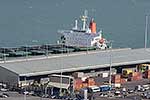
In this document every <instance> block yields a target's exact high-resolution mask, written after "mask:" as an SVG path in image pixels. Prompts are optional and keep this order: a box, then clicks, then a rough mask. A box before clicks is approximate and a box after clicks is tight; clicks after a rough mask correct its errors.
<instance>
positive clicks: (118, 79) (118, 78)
mask: <svg viewBox="0 0 150 100" xmlns="http://www.w3.org/2000/svg"><path fill="white" fill-rule="evenodd" d="M120 79H121V75H120V74H117V75H112V82H113V83H120Z"/></svg>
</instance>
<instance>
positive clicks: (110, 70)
mask: <svg viewBox="0 0 150 100" xmlns="http://www.w3.org/2000/svg"><path fill="white" fill-rule="evenodd" d="M112 42H113V41H110V46H111V49H110V68H109V86H110V87H112V84H111V74H112ZM110 95H111V91H110V90H109V96H110Z"/></svg>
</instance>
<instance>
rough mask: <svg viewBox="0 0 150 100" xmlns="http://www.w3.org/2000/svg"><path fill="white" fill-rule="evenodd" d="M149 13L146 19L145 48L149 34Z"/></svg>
mask: <svg viewBox="0 0 150 100" xmlns="http://www.w3.org/2000/svg"><path fill="white" fill-rule="evenodd" d="M148 17H149V16H148V15H146V20H145V44H144V48H145V49H146V48H147V35H148Z"/></svg>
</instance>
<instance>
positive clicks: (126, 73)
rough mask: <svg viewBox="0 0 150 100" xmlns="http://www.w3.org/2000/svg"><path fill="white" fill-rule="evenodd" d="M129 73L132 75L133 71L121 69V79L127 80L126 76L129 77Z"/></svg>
mask: <svg viewBox="0 0 150 100" xmlns="http://www.w3.org/2000/svg"><path fill="white" fill-rule="evenodd" d="M130 73H133V69H123V70H122V77H123V78H128V75H129V74H130Z"/></svg>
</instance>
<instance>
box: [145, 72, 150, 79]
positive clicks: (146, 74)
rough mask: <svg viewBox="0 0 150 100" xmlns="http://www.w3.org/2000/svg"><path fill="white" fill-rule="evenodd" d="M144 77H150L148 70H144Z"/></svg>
mask: <svg viewBox="0 0 150 100" xmlns="http://www.w3.org/2000/svg"><path fill="white" fill-rule="evenodd" d="M144 78H148V79H150V70H147V71H145V73H144Z"/></svg>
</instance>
